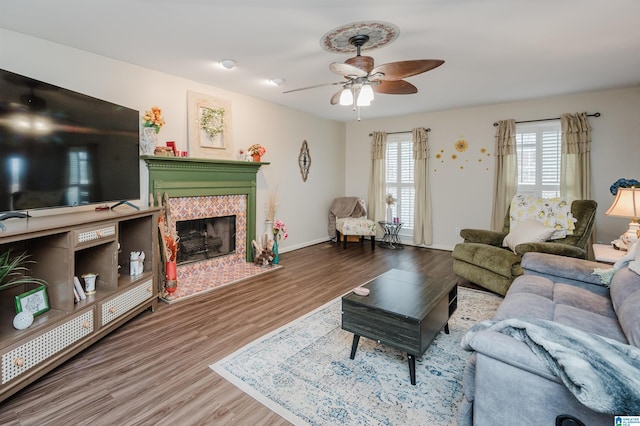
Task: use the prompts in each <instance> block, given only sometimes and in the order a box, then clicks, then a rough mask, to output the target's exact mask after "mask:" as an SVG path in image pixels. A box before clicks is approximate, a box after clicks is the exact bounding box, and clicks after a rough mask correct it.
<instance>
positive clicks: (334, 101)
mask: <svg viewBox="0 0 640 426" xmlns="http://www.w3.org/2000/svg"><path fill="white" fill-rule="evenodd" d="M342 90H343V89H340V90H338V91H337V92H336V93H334V94H333V96H332V97H331V105H337V104H339V103H340V95H341V94H342Z"/></svg>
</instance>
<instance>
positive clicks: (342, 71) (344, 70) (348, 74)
mask: <svg viewBox="0 0 640 426" xmlns="http://www.w3.org/2000/svg"><path fill="white" fill-rule="evenodd" d="M329 69H330V70H331V71H332V72H334V73H336V74H338V75H341V76H343V77H345V78H349V79H352V78H357V77H366V76H367V72H366V71H363V70H361V69H360V68H358V67H354V66H353V65H349V64H343V63H341V62H332V63H331V64H329Z"/></svg>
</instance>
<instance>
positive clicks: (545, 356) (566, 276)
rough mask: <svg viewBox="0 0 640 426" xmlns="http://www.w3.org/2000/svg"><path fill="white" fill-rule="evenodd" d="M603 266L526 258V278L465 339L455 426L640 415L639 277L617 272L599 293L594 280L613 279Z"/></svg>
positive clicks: (595, 421) (624, 269)
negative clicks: (464, 363)
mask: <svg viewBox="0 0 640 426" xmlns="http://www.w3.org/2000/svg"><path fill="white" fill-rule="evenodd" d="M638 251H640V250H638ZM636 259H637V261H640V254H639V255H638V256H636ZM638 264H640V263H635V264H632V267H633V269H635V270H636V271H637V265H638ZM611 266H612V265H607V264H601V263H596V262H591V261H587V260H582V259H573V258H567V257H562V256H556V255H551V254H544V253H527V254H525V255H524V257H523V259H522V267H523V269H524V275H522V276H520V277H518V278H516V279H515V280H514V282H513V284H512V285H511V287H510V288H509V290H508V292H507V294H506V296H505V299H504V301H503V302H502V304H501V305H500V307H499V308H498V311H497V312H496V314H495V317H494V318H493V320H491V321H487V322H484V323H481V324H478V325H476V326H474V327H473V328H472V329H471V330H470V331H469V332H468V333H467V334H466V335H465V337H464V339H463V342H462V343H463V346H464V347H465V348H466V349H467V350H469V351H470V352H471V355H470V357H469V359H468V361H467V367H466V370H465V373H464V398H463V402H462V404H461V406H460V411H459V419H458V420H459V424H460V425H471V424H473V425H479V426H483V425H491V426H494V425H506V424H518V425H532V426H533V425H535V426H539V425H556V424H563V425H565V424H566V425H580V424H581V423H579V422H582V424H584V425H613V424H615V423H614V417H615V416H617V415H635V416H640V349H639V348H638V347H639V346H640V275H638V273H636V272H634V271H633V270H632V269H630V268H629V267H628V263H626V264H624V265H621V264H617V265H616V266H617V268H618V269H617V270H616V272H615V273H614V274H613V278H612V279H611V282H610V287H607V285H605V284H603V283H602V280H601V277H600V276H599V275H596V274H594V273H593V272H594V270H596V269H597V270H599V272H602V271H603V270H607V269H608V272H609V276H611V274H612V273H613V271H611V269H610V268H611ZM562 416H564V417H562ZM563 419H564V423H563Z"/></svg>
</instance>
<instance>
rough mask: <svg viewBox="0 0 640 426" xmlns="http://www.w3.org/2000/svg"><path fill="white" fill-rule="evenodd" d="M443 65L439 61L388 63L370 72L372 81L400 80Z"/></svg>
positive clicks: (419, 60) (442, 62)
mask: <svg viewBox="0 0 640 426" xmlns="http://www.w3.org/2000/svg"><path fill="white" fill-rule="evenodd" d="M442 64H444V61H442V60H440V59H416V60H411V61H400V62H389V63H388V64H382V65H378V66H377V67H375V68H374V69H373V70H371V79H372V80H382V81H391V80H401V79H403V78H407V77H411V76H412V75H416V74H422V73H423V72H426V71H429V70H432V69H434V68H437V67H439V66H440V65H442Z"/></svg>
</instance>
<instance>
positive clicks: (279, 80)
mask: <svg viewBox="0 0 640 426" xmlns="http://www.w3.org/2000/svg"><path fill="white" fill-rule="evenodd" d="M269 83H270V84H272V85H274V86H282V85H283V84H284V78H272V79H271V80H269Z"/></svg>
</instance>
